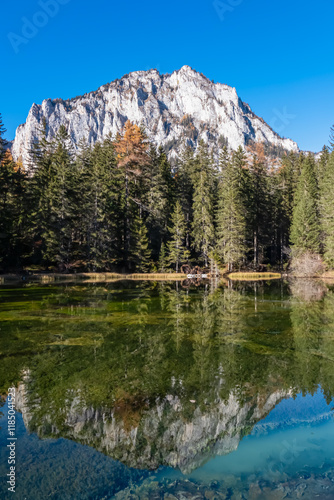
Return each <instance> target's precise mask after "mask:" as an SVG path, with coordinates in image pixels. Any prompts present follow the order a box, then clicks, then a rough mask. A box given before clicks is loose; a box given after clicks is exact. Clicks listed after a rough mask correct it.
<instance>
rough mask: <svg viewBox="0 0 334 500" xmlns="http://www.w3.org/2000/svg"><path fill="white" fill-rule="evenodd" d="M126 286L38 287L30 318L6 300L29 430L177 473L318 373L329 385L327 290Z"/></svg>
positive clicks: (332, 312)
mask: <svg viewBox="0 0 334 500" xmlns="http://www.w3.org/2000/svg"><path fill="white" fill-rule="evenodd" d="M297 285H298V284H297ZM127 286H128V287H130V285H127ZM131 286H132V288H131V287H130V288H128V289H125V288H121V287H120V285H108V286H103V287H102V286H94V287H91V288H90V287H85V288H83V287H73V286H67V287H62V288H57V289H55V290H54V291H53V293H47V292H45V293H44V292H41V291H39V294H38V295H37V296H36V297H37V299H36V300H37V301H39V302H36V303H35V304H34V307H33V308H32V311H31V316H29V311H24V319H23V320H22V323H20V321H21V320H20V314H21V313H18V312H17V311H15V314H13V319H12V321H7V323H5V324H4V330H5V329H6V331H5V333H6V335H7V338H13V339H14V340H13V342H16V343H18V342H19V341H20V340H21V337H20V336H22V352H24V353H25V356H26V353H27V352H28V347H29V349H31V355H30V357H29V358H28V359H27V357H23V358H20V357H17V358H16V359H17V360H22V361H21V365H20V368H21V369H26V370H27V371H26V374H27V375H26V377H25V380H24V382H23V383H22V384H21V385H20V389H19V393H18V408H19V409H20V410H21V411H22V413H23V417H24V421H25V424H26V426H27V428H28V429H29V431H30V432H37V433H38V435H39V436H41V437H60V436H62V437H67V438H69V439H72V440H75V441H78V442H81V443H84V444H88V445H90V446H92V447H94V448H96V449H97V450H100V451H102V452H104V453H106V454H107V455H109V456H111V457H113V458H115V459H118V460H120V461H121V462H123V463H125V464H127V465H129V466H132V467H135V468H150V469H155V468H157V467H158V466H159V465H170V466H172V467H177V468H180V469H181V470H182V471H183V472H188V471H190V470H192V469H194V468H197V467H199V466H200V465H201V464H202V463H203V462H205V461H207V460H208V459H209V458H210V457H211V456H213V455H219V454H227V453H230V452H231V451H233V450H235V449H236V448H237V447H238V444H239V442H240V440H241V439H242V438H243V436H245V435H247V434H249V433H250V432H251V430H252V429H253V427H254V425H256V424H257V422H259V421H260V420H261V419H263V418H264V417H265V416H266V415H267V414H268V413H269V412H270V411H271V410H272V409H273V408H274V407H275V405H276V404H277V402H278V401H280V400H281V399H282V398H285V397H287V396H288V395H291V394H292V395H294V394H297V393H298V392H303V393H306V392H315V391H317V389H318V386H319V385H321V386H322V388H323V390H324V393H325V395H326V398H327V400H330V399H331V398H332V397H333V388H334V373H333V369H332V368H333V359H334V342H333V338H334V295H333V293H332V292H331V291H328V293H326V292H327V290H323V287H321V293H313V292H312V294H311V295H312V300H307V301H305V300H304V298H303V297H304V295H305V294H304V291H303V290H301V288H303V285H298V287H297V286H295V287H294V288H292V291H293V293H294V295H293V296H291V294H290V291H289V289H288V286H287V285H285V284H283V283H282V284H280V285H279V286H277V284H273V285H271V286H264V285H261V284H250V285H245V286H243V285H237V289H232V288H231V287H230V288H220V289H218V290H216V291H215V292H214V293H211V294H210V293H208V292H207V291H204V290H196V291H192V290H190V292H188V291H184V290H177V289H175V288H174V286H175V285H166V284H161V285H154V284H153V285H152V284H151V285H149V286H146V285H144V286H143V285H141V284H135V285H131ZM233 286H234V285H233ZM297 292H298V293H297ZM16 293H17V292H16ZM24 293H25V295H27V297H28V299H29V300H30V301H31V297H30V295H29V294H31V295H32V294H33V290H29V289H25V291H24ZM32 296H33V295H32ZM28 299H23V298H21V297H18V298H17V300H21V301H22V300H28ZM36 311H41V312H42V314H41V315H39V314H36ZM6 314H7V318H8V313H6ZM32 326H33V328H32ZM14 333H15V334H14ZM14 345H15V344H14ZM27 346H28V347H27ZM0 347H1V346H0ZM17 350H18V351H19V349H17ZM8 359H9V357H8ZM4 361H5V362H6V358H5V360H4ZM0 370H1V367H0ZM17 382H18V380H16V381H15V383H17ZM12 383H14V381H12V380H11V381H8V382H7V384H8V385H7V387H8V386H10V385H11V384H12ZM291 387H293V388H294V389H293V391H291Z"/></svg>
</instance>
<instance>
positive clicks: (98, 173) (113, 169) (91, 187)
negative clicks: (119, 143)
mask: <svg viewBox="0 0 334 500" xmlns="http://www.w3.org/2000/svg"><path fill="white" fill-rule="evenodd" d="M80 177H81V178H82V180H83V182H84V186H85V189H84V191H85V194H84V200H85V210H84V211H83V210H82V209H81V213H82V214H84V225H83V228H84V232H85V241H86V259H87V265H88V266H89V269H90V270H92V271H97V270H101V269H109V270H110V269H111V268H112V266H114V265H116V264H118V263H119V262H120V261H121V259H122V249H121V248H120V246H121V241H120V238H121V235H120V229H119V228H120V226H121V225H122V220H121V217H120V216H121V214H122V213H123V210H122V209H123V206H124V204H123V199H122V197H121V196H120V193H121V182H122V181H121V176H120V172H119V171H118V169H117V163H116V156H115V151H114V145H113V143H112V141H111V139H110V138H107V139H106V140H105V141H104V142H103V143H102V144H101V143H97V144H96V145H95V147H94V149H93V151H92V152H91V158H90V161H88V162H87V164H86V165H85V166H84V168H83V171H82V174H81V176H80ZM77 193H78V195H79V196H80V192H79V191H77Z"/></svg>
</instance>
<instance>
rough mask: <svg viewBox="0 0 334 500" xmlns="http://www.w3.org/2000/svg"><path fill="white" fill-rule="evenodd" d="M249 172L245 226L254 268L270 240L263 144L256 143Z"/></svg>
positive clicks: (266, 175) (261, 259)
mask: <svg viewBox="0 0 334 500" xmlns="http://www.w3.org/2000/svg"><path fill="white" fill-rule="evenodd" d="M249 172H250V186H249V187H250V189H249V192H248V198H247V199H248V201H249V203H248V206H247V207H246V208H247V212H248V213H247V216H248V221H247V227H248V228H249V230H250V231H251V235H250V237H251V239H252V240H253V265H254V268H255V269H256V268H257V267H258V265H259V264H260V263H261V262H262V261H263V259H264V254H265V248H266V246H267V245H268V244H269V242H270V235H269V231H268V230H269V227H270V220H269V215H270V212H269V211H268V207H269V203H268V201H269V199H268V194H269V190H268V171H267V165H266V158H265V156H264V149H263V144H256V146H255V151H254V152H253V158H252V163H251V165H250V171H249Z"/></svg>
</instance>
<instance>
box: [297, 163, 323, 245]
mask: <svg viewBox="0 0 334 500" xmlns="http://www.w3.org/2000/svg"><path fill="white" fill-rule="evenodd" d="M319 222H320V221H319V213H318V186H317V180H316V174H315V169H314V161H313V159H312V158H311V157H310V156H308V157H307V158H306V159H304V161H303V164H302V171H301V174H300V177H299V181H298V185H297V190H296V195H295V202H294V209H293V216H292V226H291V235H290V240H291V243H292V245H293V246H294V249H295V251H298V252H307V251H310V252H314V253H319V251H320V225H319Z"/></svg>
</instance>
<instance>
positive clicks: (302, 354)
mask: <svg viewBox="0 0 334 500" xmlns="http://www.w3.org/2000/svg"><path fill="white" fill-rule="evenodd" d="M291 291H292V294H293V295H292V298H291V324H292V333H293V339H294V353H295V354H294V358H295V359H294V363H293V369H294V377H295V378H296V380H298V386H299V388H300V390H302V391H303V392H304V393H306V392H312V393H313V392H315V391H316V390H317V389H318V386H319V385H321V386H322V389H323V391H324V393H325V394H326V396H327V400H331V399H332V398H333V396H334V295H333V291H331V290H328V289H327V288H326V287H325V285H324V284H323V283H321V282H318V281H315V280H298V281H295V282H293V283H292V285H291Z"/></svg>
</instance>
